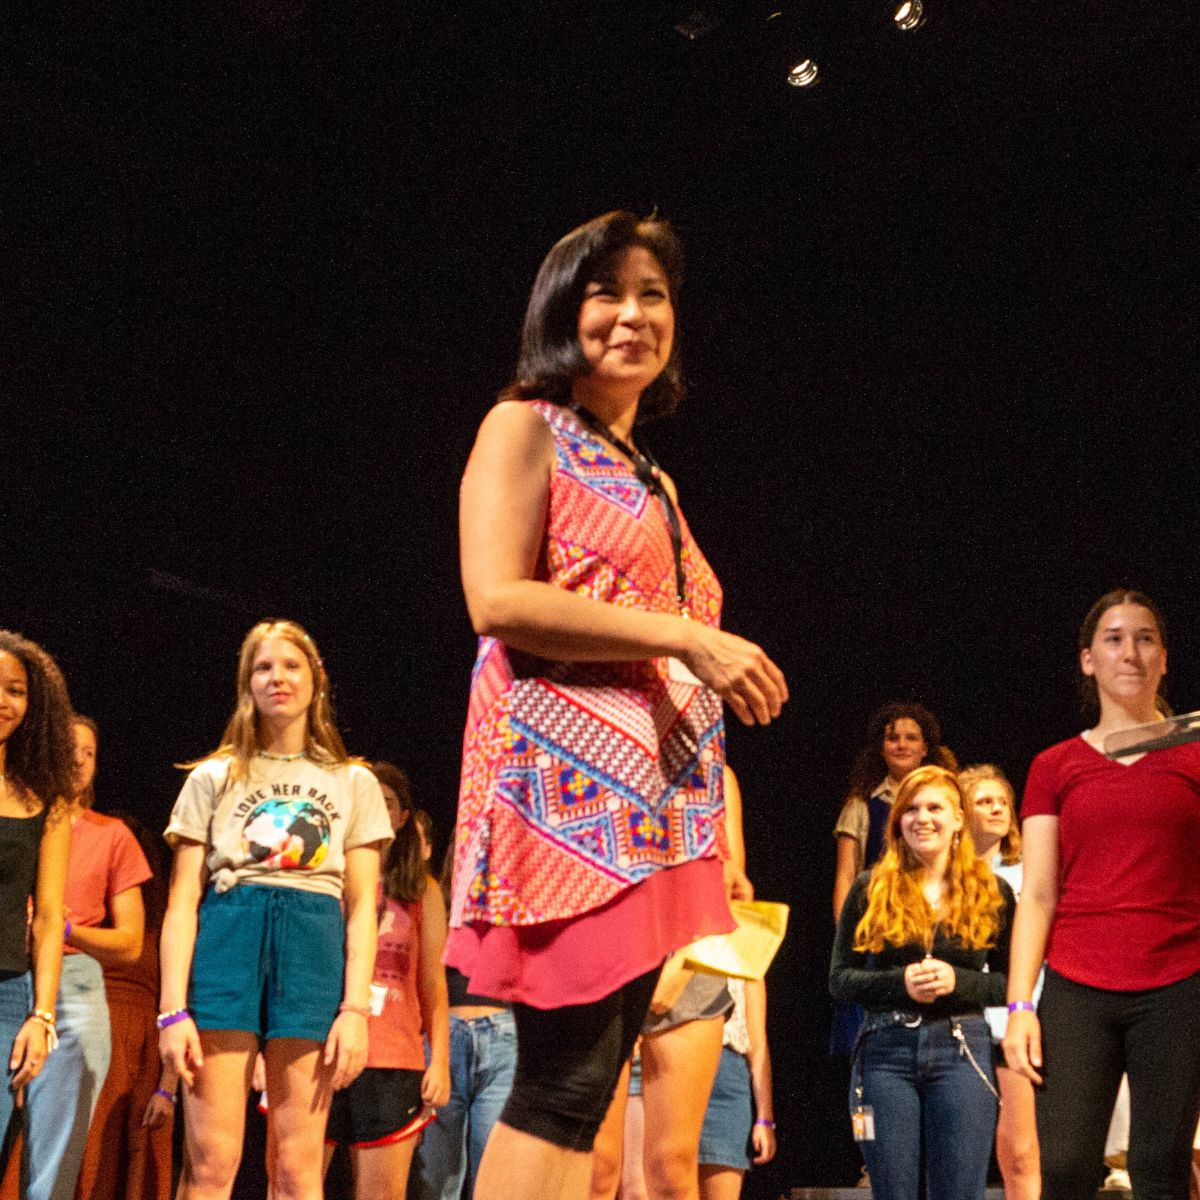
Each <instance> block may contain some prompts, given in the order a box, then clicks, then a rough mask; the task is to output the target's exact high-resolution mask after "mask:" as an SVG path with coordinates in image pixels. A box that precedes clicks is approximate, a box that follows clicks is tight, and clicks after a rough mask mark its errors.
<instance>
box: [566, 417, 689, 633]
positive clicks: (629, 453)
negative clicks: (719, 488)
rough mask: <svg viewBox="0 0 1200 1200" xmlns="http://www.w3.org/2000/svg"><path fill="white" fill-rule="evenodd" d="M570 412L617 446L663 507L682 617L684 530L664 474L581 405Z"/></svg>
mask: <svg viewBox="0 0 1200 1200" xmlns="http://www.w3.org/2000/svg"><path fill="white" fill-rule="evenodd" d="M571 411H572V412H573V413H575V415H576V416H577V417H579V419H580V420H581V421H583V423H584V424H585V425H587V426H588V427H589V428H590V429H591V430H592V432H593V433H598V434H600V436H601V437H603V438H604V439H605V440H606V441H608V442H610V443H611V444H612V445H614V446H615V447H616V448H617V449H618V450H620V452H621V453H622V454H624V455H625V457H626V458H627V459H629V461H630V462H631V463H632V464H633V473H634V474H635V475H636V476H637V477H638V480H639V481H640V482H641V483H642V484H643V485H644V486H645V488H646V490H647V491H649V492H650V493H651V495H654V496H657V497H658V499H659V502H660V503H661V504H662V507H663V515H664V516H665V517H666V518H667V528H668V530H669V532H670V534H671V552H672V554H673V555H674V558H675V599H676V601H677V602H678V604H679V611H680V613H681V614H682V615H683V616H685V617H686V616H687V615H688V610H687V579H686V578H685V577H684V574H683V528H682V526H681V525H680V523H679V510H678V509H677V508H676V507H675V502H674V501H673V500H672V499H671V495H670V493H669V492H668V491H667V489H666V487H664V486H663V481H662V471H661V470H660V468H659V465H658V463H656V462H655V461H654V458H653V457H652V456H651V455H650V454H648V453H647V454H644V453H642V451H640V450H635V449H634V448H633V447H632V446H631V445H629V443H628V442H626V441H624V440H623V439H621V438H619V437H617V435H616V434H615V433H613V431H612V430H611V429H609V427H608V426H607V425H606V424H605V423H604V422H603V421H602V420H600V418H599V417H598V416H596V414H595V413H594V412H592V411H591V409H589V408H585V407H584V406H583V405H582V404H572V405H571Z"/></svg>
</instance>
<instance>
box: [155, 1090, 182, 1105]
mask: <svg viewBox="0 0 1200 1200" xmlns="http://www.w3.org/2000/svg"><path fill="white" fill-rule="evenodd" d="M154 1094H155V1095H156V1096H161V1097H162V1098H163V1099H164V1100H170V1102H171V1103H172V1104H178V1103H179V1097H178V1096H176V1095H175V1093H174V1092H168V1091H167V1089H166V1088H155V1089H154Z"/></svg>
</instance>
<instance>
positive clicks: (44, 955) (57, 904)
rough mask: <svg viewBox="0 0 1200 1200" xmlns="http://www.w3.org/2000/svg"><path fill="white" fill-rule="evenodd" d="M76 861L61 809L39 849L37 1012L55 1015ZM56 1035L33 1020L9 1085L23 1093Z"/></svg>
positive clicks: (20, 1036)
mask: <svg viewBox="0 0 1200 1200" xmlns="http://www.w3.org/2000/svg"><path fill="white" fill-rule="evenodd" d="M70 856H71V822H70V821H69V820H68V819H67V817H66V814H65V813H63V812H62V809H61V806H58V807H57V808H53V807H52V808H51V810H50V812H49V813H47V814H46V824H45V826H44V827H43V830H42V839H41V841H40V842H39V843H38V874H37V887H36V889H35V891H34V897H33V923H32V929H31V936H32V943H33V1007H34V1009H35V1010H36V1011H38V1012H47V1013H52V1012H54V1007H55V1004H56V1003H57V1000H58V980H59V975H60V974H61V972H62V949H63V939H62V931H63V893H64V892H65V891H66V887H67V860H68V859H69V858H70ZM49 1041H50V1031H49V1029H48V1028H47V1027H46V1026H45V1025H44V1024H43V1023H42V1022H41V1021H38V1020H36V1019H35V1018H32V1017H30V1018H27V1019H26V1021H25V1023H24V1024H23V1025H22V1026H21V1028H20V1031H19V1032H18V1033H17V1036H16V1038H15V1039H14V1041H13V1044H12V1051H11V1053H10V1054H9V1059H8V1069H9V1070H10V1071H12V1072H13V1076H12V1078H11V1079H10V1080H8V1081H7V1083H6V1084H4V1085H0V1086H8V1087H12V1089H13V1090H14V1091H19V1090H20V1089H21V1088H23V1087H24V1086H25V1084H27V1083H28V1082H29V1081H30V1080H31V1079H32V1078H33V1077H34V1075H36V1074H37V1072H38V1070H39V1069H40V1067H41V1064H42V1063H43V1062H45V1060H46V1055H47V1054H48V1053H49Z"/></svg>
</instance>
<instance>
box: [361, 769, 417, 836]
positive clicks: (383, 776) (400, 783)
mask: <svg viewBox="0 0 1200 1200" xmlns="http://www.w3.org/2000/svg"><path fill="white" fill-rule="evenodd" d="M371 774H372V775H374V776H375V778H376V779H378V780H379V782H380V783H381V784H383V785H384V787H390V788H391V789H392V791H393V792H395V793H396V799H397V800H399V801H400V810H401V812H403V813H404V814H405V815H406V816H408V815H410V814H411V813H412V810H413V795H412V781H411V780H410V779H409V778H408V772H407V771H406V770H404V768H403V767H398V766H396V764H395V763H390V762H383V761H380V762H373V763H372V764H371ZM405 824H407V822H405Z"/></svg>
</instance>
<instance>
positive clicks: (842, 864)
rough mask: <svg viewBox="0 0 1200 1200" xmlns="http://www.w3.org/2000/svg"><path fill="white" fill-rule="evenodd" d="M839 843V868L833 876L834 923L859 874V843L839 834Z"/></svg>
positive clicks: (846, 834)
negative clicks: (855, 877)
mask: <svg viewBox="0 0 1200 1200" xmlns="http://www.w3.org/2000/svg"><path fill="white" fill-rule="evenodd" d="M836 841H837V866H836V867H835V868H834V874H833V921H834V924H835V925H836V924H837V919H838V917H840V916H841V914H842V908H843V907H844V905H845V903H846V897H847V896H848V895H849V894H850V885H851V884H852V883H853V882H854V876H855V875H857V874H858V843H857V842H856V841H855V840H854V838H852V837H851V836H850V835H849V834H848V833H839V834H838V835H837V838H836Z"/></svg>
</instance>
